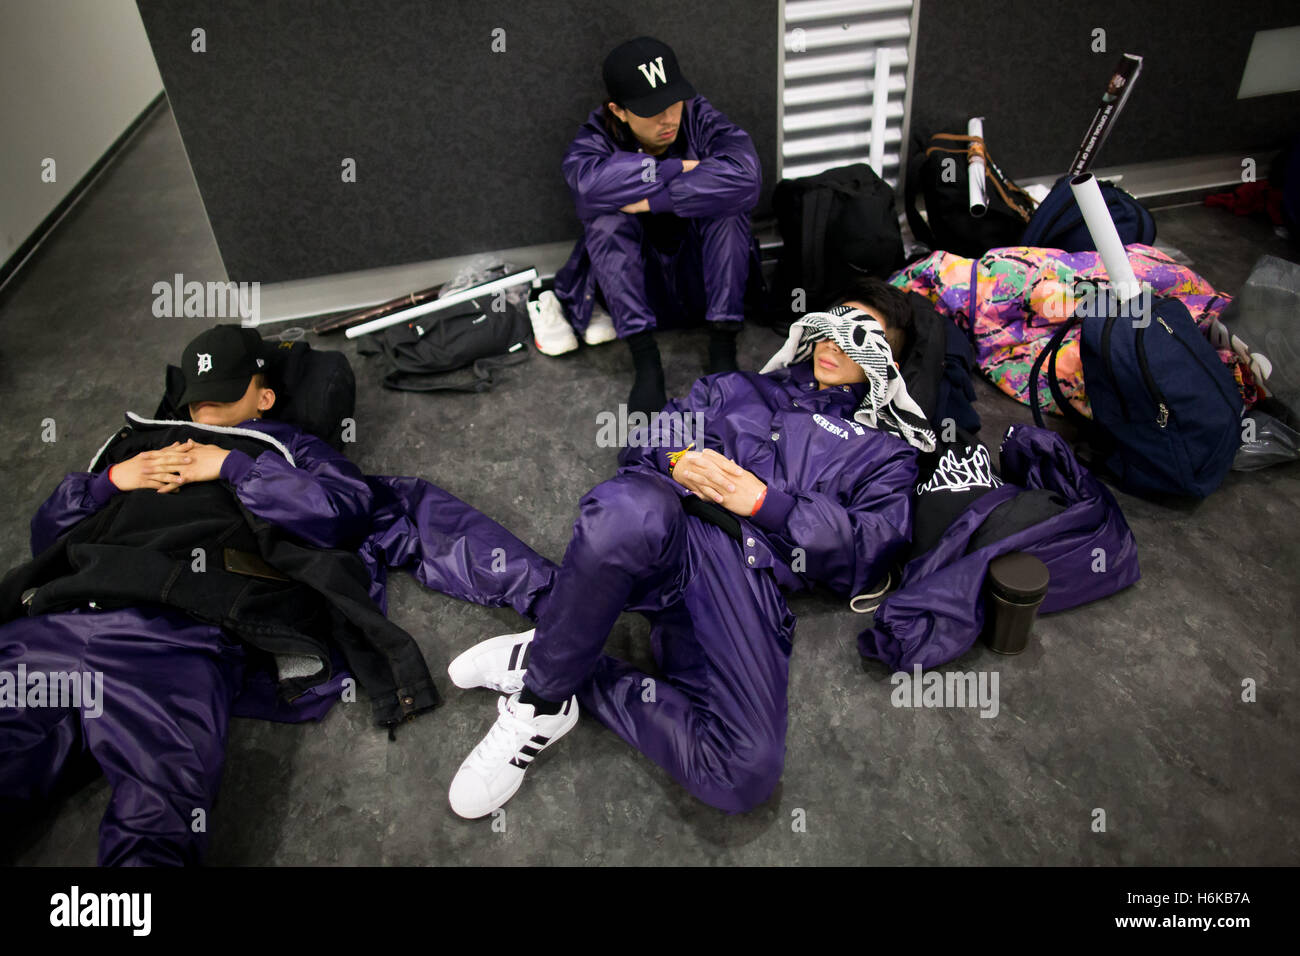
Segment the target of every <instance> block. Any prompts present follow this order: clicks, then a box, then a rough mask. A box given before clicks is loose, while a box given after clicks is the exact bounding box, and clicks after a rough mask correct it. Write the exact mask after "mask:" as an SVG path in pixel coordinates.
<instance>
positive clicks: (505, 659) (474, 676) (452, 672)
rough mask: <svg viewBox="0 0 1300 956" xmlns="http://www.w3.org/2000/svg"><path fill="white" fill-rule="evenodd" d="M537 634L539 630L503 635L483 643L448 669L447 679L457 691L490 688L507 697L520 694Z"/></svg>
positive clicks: (467, 652) (468, 651) (459, 658)
mask: <svg viewBox="0 0 1300 956" xmlns="http://www.w3.org/2000/svg"><path fill="white" fill-rule="evenodd" d="M534 633H536V631H535V630H533V631H524V632H523V633H521V634H502V635H501V636H500V637H489V638H488V639H487V640H486V641H479V642H478V643H477V644H475V645H474V646H473V647H471V648H470V649H469V650H467V651H465V652H464V653H462V654H460V655H459V656H458V657H457V658H456V659H455V660H454V661H452V662H451V663H450V664H448V665H447V676H448V677H450V678H451V682H452V683H453V684H455V685H456V686H457V687H464V688H467V689H468V688H471V687H488V688H491V689H492V690H495V691H500V692H501V693H503V694H514V693H518V692H519V691H521V690H523V688H524V673H525V672H526V671H527V670H528V650H529V648H530V647H532V644H533V634H534Z"/></svg>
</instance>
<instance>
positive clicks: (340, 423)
mask: <svg viewBox="0 0 1300 956" xmlns="http://www.w3.org/2000/svg"><path fill="white" fill-rule="evenodd" d="M263 347H264V348H265V349H266V353H267V354H266V359H267V362H266V368H265V372H266V376H267V380H268V382H269V384H270V386H271V388H273V389H274V390H275V406H274V407H273V408H272V409H271V410H270V411H269V412H268V413H267V415H266V417H267V418H269V419H275V420H277V421H284V422H289V423H290V424H292V425H297V426H298V427H299V428H301V429H303V430H304V431H307V432H310V433H311V434H313V435H315V436H316V437H317V438H321V439H323V440H325V441H327V442H329V443H330V445H332V446H333V447H334V448H335V449H336V450H337V451H342V450H343V431H344V428H345V420H346V419H350V418H352V417H353V414H354V412H355V411H356V402H357V381H356V377H355V376H354V375H353V374H352V365H351V364H350V363H349V362H348V357H347V356H346V355H344V354H343V353H342V352H334V351H330V350H327V349H313V348H312V347H311V345H309V344H308V343H306V342H303V341H297V342H270V341H266V342H264V343H263ZM184 391H185V375H184V373H183V372H182V371H181V370H180V369H179V368H177V367H176V366H175V365H168V366H167V381H166V388H165V392H164V394H163V398H162V401H161V402H160V403H159V405H158V411H157V412H156V413H155V414H154V417H155V418H159V419H172V418H174V419H179V420H180V421H189V420H190V414H189V410H188V409H185V408H181V407H180V406H179V404H178V402H179V401H180V397H181V394H182V393H183V392H184Z"/></svg>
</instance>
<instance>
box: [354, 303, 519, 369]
mask: <svg viewBox="0 0 1300 956" xmlns="http://www.w3.org/2000/svg"><path fill="white" fill-rule="evenodd" d="M494 305H496V306H497V308H493V306H494ZM501 305H504V308H501V307H500V306H501ZM526 309H527V306H526V305H524V304H523V303H518V304H516V303H513V302H511V301H510V300H509V299H508V298H505V297H504V296H501V297H498V296H483V297H482V298H478V299H472V300H470V301H468V302H464V303H462V304H460V305H456V306H452V307H451V308H449V309H447V310H446V311H444V312H434V313H431V314H429V315H425V316H420V317H418V318H415V319H412V320H410V321H409V322H400V323H398V324H397V325H391V326H389V327H388V328H386V329H381V330H379V331H378V332H373V333H371V334H370V335H368V336H365V337H364V338H363V339H362V340H361V341H360V342H358V344H357V351H358V352H360V353H361V354H362V355H382V356H383V359H384V363H385V365H386V366H387V370H386V372H385V373H384V378H383V386H384V387H385V388H392V389H397V390H399V391H406V392H486V391H489V390H491V388H492V386H493V385H495V384H496V382H495V381H494V380H493V377H492V373H493V372H494V371H496V370H498V369H501V368H504V367H506V366H508V365H517V364H518V363H520V362H524V361H526V360H527V359H528V357H529V354H530V353H529V350H530V344H529V343H530V342H531V340H532V337H533V329H532V324H531V323H530V322H529V321H528V315H527V312H526ZM466 367H468V368H469V369H470V370H471V371H472V372H473V377H472V378H469V379H466V378H465V376H464V375H463V374H462V375H460V376H450V375H449V373H452V372H456V371H458V370H460V369H464V368H466Z"/></svg>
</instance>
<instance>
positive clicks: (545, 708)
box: [519, 687, 564, 716]
mask: <svg viewBox="0 0 1300 956" xmlns="http://www.w3.org/2000/svg"><path fill="white" fill-rule="evenodd" d="M519 703H521V704H532V705H533V714H534V716H536V715H538V714H558V713H559V712H560V708H561V707H563V706H564V701H559V702H556V701H553V700H544V699H542V698H541V697H538V696H537V695H536V694H534V693H533V692H532V691H531V690H529V689H528V688H527V687H525V688H524V689H523V690H521V691H520V692H519Z"/></svg>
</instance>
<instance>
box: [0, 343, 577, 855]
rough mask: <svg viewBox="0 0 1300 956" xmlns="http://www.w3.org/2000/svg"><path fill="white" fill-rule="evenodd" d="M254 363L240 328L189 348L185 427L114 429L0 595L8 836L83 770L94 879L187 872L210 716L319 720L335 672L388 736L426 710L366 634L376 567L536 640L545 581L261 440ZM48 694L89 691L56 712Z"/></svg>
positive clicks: (444, 512)
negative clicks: (533, 627) (407, 574)
mask: <svg viewBox="0 0 1300 956" xmlns="http://www.w3.org/2000/svg"><path fill="white" fill-rule="evenodd" d="M269 355H270V353H269V351H267V350H266V349H264V348H263V345H262V342H261V339H260V337H259V336H258V334H257V333H256V331H254V330H252V329H241V328H240V327H238V326H235V325H224V326H217V327H216V328H213V329H210V330H208V331H207V332H204V333H203V334H201V335H199V336H198V337H197V338H196V339H195V340H194V341H193V342H191V343H190V344H189V345H188V346H187V347H186V348H185V351H184V353H183V359H182V367H181V368H182V372H183V376H184V386H185V391H184V394H183V395H181V396H180V400H179V403H178V405H177V407H178V409H187V410H188V415H189V418H190V419H191V420H189V421H178V420H151V419H143V418H140V417H139V416H135V415H132V414H128V416H127V425H126V427H123V428H120V429H119V430H118V431H117V432H116V433H115V434H114V436H113V437H112V438H111V439H110V440H109V442H107V443H106V444H105V446H104V447H103V448H101V450H100V452H99V454H97V455H96V458H95V461H94V462H92V465H91V468H90V470H89V471H86V472H74V473H72V474H69V475H68V476H67V477H66V478H64V480H63V481H62V483H61V484H60V485H59V486H58V488H57V489H56V490H55V491H54V493H53V494H52V495H51V496H50V498H49V499H48V500H47V501H46V502H45V503H44V504H43V505H42V506H41V508H40V510H39V511H38V513H37V514H36V516H35V518H34V519H33V521H32V553H33V555H35V556H36V557H35V558H34V559H33V560H32V561H30V562H28V563H27V564H24V565H21V566H19V567H17V568H15V569H14V570H13V571H11V572H10V573H9V574H8V575H7V576H6V577H5V579H4V581H3V583H0V620H4V621H7V622H8V623H6V624H4V625H3V627H0V821H4V824H5V828H6V829H8V828H9V827H11V826H13V825H14V821H15V819H16V817H17V816H18V815H19V811H23V812H26V813H30V812H31V811H33V810H34V809H37V808H38V807H39V804H40V803H41V802H42V801H43V798H45V797H46V796H47V795H49V794H51V793H52V792H54V791H55V790H56V787H57V786H58V785H59V784H60V781H61V778H65V774H67V775H68V776H69V777H74V776H75V777H80V776H81V774H80V773H77V772H76V771H78V770H84V769H86V768H87V764H88V760H89V761H93V762H94V763H97V764H98V766H99V768H101V769H102V771H103V773H104V775H105V776H106V777H107V779H108V782H109V784H110V786H111V787H112V796H111V799H110V801H109V806H108V810H107V812H106V813H105V815H104V818H103V821H102V823H101V826H100V842H99V862H100V863H101V864H102V865H113V864H136V865H139V864H181V863H195V862H199V861H200V860H201V859H202V857H203V855H204V852H205V850H206V845H207V829H208V827H207V825H206V822H207V816H208V815H209V814H210V812H211V810H212V805H213V801H214V799H215V797H216V793H217V787H218V784H219V783H220V780H221V771H222V766H223V763H224V758H225V741H226V731H227V726H228V722H229V718H230V717H231V716H232V715H237V716H257V717H263V718H267V719H274V720H285V721H298V720H306V719H313V718H319V717H320V716H321V715H323V713H324V712H325V711H326V710H328V709H329V707H330V706H332V704H333V703H334V702H335V701H337V700H338V699H339V698H340V697H341V696H342V694H341V691H342V690H343V687H344V681H345V680H346V679H348V677H349V674H348V673H347V672H346V671H343V670H341V669H339V668H338V666H337V665H338V664H340V663H343V662H345V663H346V668H347V671H350V672H351V675H354V676H355V678H356V680H357V681H358V682H359V684H360V686H361V689H362V690H363V691H364V692H365V693H366V694H367V695H368V696H369V697H370V699H371V703H372V707H373V710H374V718H375V721H376V722H377V723H378V724H380V725H383V726H388V727H389V728H390V731H391V728H392V727H393V726H394V725H396V724H397V723H399V722H400V721H401V720H404V719H409V718H411V717H413V716H414V715H416V714H418V713H420V712H422V711H425V710H428V709H430V708H432V707H433V706H435V705H436V704H437V703H438V702H439V698H438V693H437V691H436V690H435V688H434V686H433V682H432V680H431V679H430V676H429V673H428V669H427V667H426V665H425V663H424V659H423V657H422V655H421V653H420V650H419V648H418V647H417V646H416V644H415V642H414V640H413V639H412V638H411V636H410V635H409V634H407V633H406V632H405V631H403V630H402V629H401V628H399V627H398V626H397V625H395V624H393V623H392V622H390V621H388V619H387V618H386V617H385V616H384V607H385V596H384V578H385V572H386V569H387V568H389V567H408V568H410V569H411V570H412V571H413V573H414V574H415V576H416V577H417V579H418V580H420V582H421V583H423V584H425V585H426V586H428V587H430V588H434V589H436V590H440V591H443V592H444V593H447V594H450V595H452V596H454V597H459V598H462V599H464V600H469V601H474V602H475V603H479V604H487V605H496V606H500V605H505V604H509V605H511V606H513V607H514V608H515V609H516V610H518V611H519V612H520V613H521V614H523V615H524V616H526V617H528V618H530V619H535V616H534V608H533V605H534V602H535V601H536V599H537V597H538V596H539V594H541V593H542V592H543V591H545V590H546V589H548V588H549V586H550V583H551V577H552V574H553V566H552V565H550V564H549V562H546V561H545V560H544V559H542V558H541V557H540V556H538V555H536V554H535V553H533V552H532V551H530V550H529V549H527V548H525V547H524V546H523V545H522V544H520V543H519V542H518V540H517V539H515V538H514V537H513V536H511V535H509V534H508V533H507V532H506V531H505V530H504V529H503V528H501V527H500V526H499V525H497V524H496V523H495V522H492V521H490V520H489V519H487V518H486V517H484V516H483V515H481V514H480V513H478V512H477V511H475V510H473V509H472V508H470V507H469V506H468V505H465V504H464V503H463V502H460V501H459V500H457V499H456V498H454V497H452V496H451V495H449V494H447V493H446V492H443V491H441V490H440V489H438V488H436V487H434V486H433V485H430V484H429V483H428V482H425V481H421V480H420V479H416V478H389V477H385V476H366V475H363V474H362V473H361V472H360V471H359V470H358V469H357V467H356V466H355V465H353V464H352V463H351V462H350V461H348V459H347V458H346V457H344V456H343V455H342V454H340V453H339V452H337V451H335V450H334V449H333V448H331V447H330V446H329V445H328V444H327V443H326V442H324V441H322V440H321V439H320V438H318V437H315V436H313V435H311V434H308V433H307V432H305V431H303V430H302V429H301V428H299V427H297V426H296V425H293V424H290V423H288V422H285V421H275V420H268V419H266V418H264V417H263V416H264V415H265V414H266V413H268V412H269V411H271V410H272V409H273V407H274V406H275V405H276V393H275V391H274V390H273V389H272V388H270V387H268V381H267V378H266V373H265V371H264V363H265V362H266V361H267V358H266V357H265V356H269ZM349 413H350V411H349V412H344V414H349ZM502 556H504V558H505V563H504V567H505V570H504V571H502V570H501V566H500V564H499V563H498V564H497V566H496V567H493V564H494V561H493V559H494V558H497V557H502ZM55 675H73V676H74V677H76V676H81V675H84V676H85V678H87V679H86V680H84V681H80V682H79V685H80V689H83V690H89V691H90V693H78V694H71V695H68V694H64V693H59V694H55V693H54V681H56V680H61V681H63V683H64V686H65V687H66V676H65V677H64V678H57V677H56V676H55ZM268 675H269V676H268ZM6 677H7V678H8V681H9V683H10V690H16V694H15V695H11V696H17V697H19V698H21V703H19V702H18V701H17V700H6V698H5V683H6V680H5V678H6ZM14 682H16V683H17V684H18V685H19V686H17V687H16V688H15V687H14V686H13V685H14ZM38 684H39V686H40V688H41V689H40V691H39V693H36V691H35V690H34V689H35V688H36V687H37V685H38ZM96 687H97V688H98V691H97V692H96V691H95V688H96ZM15 704H18V706H15ZM90 769H92V770H93V767H90ZM10 835H12V833H6V832H0V841H2V840H3V838H5V837H7V836H10Z"/></svg>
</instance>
